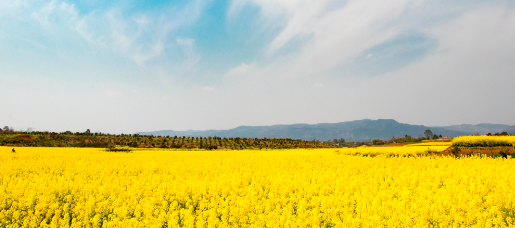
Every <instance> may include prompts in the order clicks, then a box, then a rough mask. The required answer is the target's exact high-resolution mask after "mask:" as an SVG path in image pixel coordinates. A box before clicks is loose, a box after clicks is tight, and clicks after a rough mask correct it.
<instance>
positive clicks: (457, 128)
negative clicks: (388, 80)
mask: <svg viewBox="0 0 515 228" xmlns="http://www.w3.org/2000/svg"><path fill="white" fill-rule="evenodd" d="M426 129H429V130H431V131H432V132H433V133H434V134H438V135H442V136H449V137H456V136H461V135H471V134H476V133H479V134H487V133H488V132H491V133H495V132H502V131H507V132H508V133H515V125H514V126H510V125H505V124H488V123H481V124H476V125H472V124H460V125H450V126H433V127H431V126H424V125H412V124H406V123H399V122H397V121H396V120H393V119H377V120H371V119H363V120H353V121H346V122H338V123H318V124H302V123H301V124H277V125H270V126H238V127H236V128H232V129H227V130H205V131H198V130H188V131H174V130H160V131H150V132H138V133H137V134H141V135H161V136H166V135H170V136H174V135H177V136H190V137H209V136H218V137H228V138H234V137H242V138H243V137H244V138H291V139H303V140H313V139H316V140H330V139H335V138H336V139H338V138H344V139H346V140H347V141H363V140H368V139H376V138H377V139H383V140H384V139H390V138H392V137H393V136H395V137H402V136H404V135H411V136H412V137H418V136H422V135H423V133H424V131H425V130H426Z"/></svg>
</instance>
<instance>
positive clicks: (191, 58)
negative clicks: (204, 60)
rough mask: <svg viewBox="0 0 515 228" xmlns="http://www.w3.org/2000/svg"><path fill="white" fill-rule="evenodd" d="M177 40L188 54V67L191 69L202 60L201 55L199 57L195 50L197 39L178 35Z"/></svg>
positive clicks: (186, 54) (185, 53)
mask: <svg viewBox="0 0 515 228" xmlns="http://www.w3.org/2000/svg"><path fill="white" fill-rule="evenodd" d="M176 41H177V45H179V47H180V48H181V49H182V51H183V53H184V55H185V56H186V63H187V64H186V68H187V69H191V68H192V67H193V66H194V65H195V64H196V63H197V62H198V61H199V60H200V57H198V56H197V55H196V54H195V51H194V47H195V40H194V39H191V38H182V37H177V38H176Z"/></svg>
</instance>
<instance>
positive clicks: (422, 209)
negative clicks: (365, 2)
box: [0, 147, 515, 227]
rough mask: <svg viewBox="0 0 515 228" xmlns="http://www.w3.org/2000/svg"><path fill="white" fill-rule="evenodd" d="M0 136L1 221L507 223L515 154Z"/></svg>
mask: <svg viewBox="0 0 515 228" xmlns="http://www.w3.org/2000/svg"><path fill="white" fill-rule="evenodd" d="M10 150H11V148H7V147H0V164H1V166H0V227H178V226H183V227H506V226H514V224H515V191H514V189H515V179H514V178H513V173H515V159H500V158H498V159H492V158H478V157H464V158H460V159H455V158H452V157H431V156H429V157H386V156H376V157H363V156H350V155H345V154H343V153H337V152H335V151H336V149H316V150H303V149H302V150H301V149H297V150H269V151H255V150H254V151H253V150H244V151H158V150H155V151H135V152H134V153H108V152H104V151H102V150H101V149H89V148H87V149H84V148H21V147H20V148H17V150H16V153H15V154H13V153H11V152H10Z"/></svg>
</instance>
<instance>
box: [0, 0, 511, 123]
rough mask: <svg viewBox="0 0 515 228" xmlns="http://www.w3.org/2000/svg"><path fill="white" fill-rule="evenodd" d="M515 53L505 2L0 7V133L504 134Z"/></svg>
mask: <svg viewBox="0 0 515 228" xmlns="http://www.w3.org/2000/svg"><path fill="white" fill-rule="evenodd" d="M514 40H515V3H514V2H513V1H509V0H504V1H503V0H494V1H466V2H463V1H443V0H441V1H439V0H437V1H429V0H414V1H407V0H394V1H387V2H385V1H380V0H369V1H358V0H348V1H336V0H318V1H311V0H304V1H291V0H274V1H273V0H227V1H216V0H208V1H203V0H196V1H130V0H119V1H98V0H84V1H69V0H52V1H43V0H35V1H23V0H13V1H11V0H0V69H1V70H0V80H1V85H2V87H3V89H2V96H0V106H1V107H3V108H2V111H1V112H0V120H2V123H0V124H3V125H9V126H12V127H14V128H15V129H26V128H28V127H32V128H33V129H36V130H49V131H65V130H71V131H84V130H85V129H87V128H89V129H91V130H92V131H102V132H112V133H122V132H124V133H133V132H137V131H152V130H163V129H173V130H187V129H195V130H206V129H229V128H233V127H237V126H240V125H272V124H293V123H311V124H312V123H322V122H342V121H349V120H356V119H364V118H371V119H378V118H385V119H386V118H392V119H396V120H398V121H400V122H404V123H411V124H424V125H433V126H437V125H451V124H463V123H470V124H477V123H485V122H486V123H501V124H510V125H514V124H515V121H514V120H513V114H515V106H514V105H511V104H513V101H512V100H513V99H512V97H515V92H514V90H513V86H515V75H514V74H513V72H515V64H513V62H515V55H514V54H513V53H515V43H514Z"/></svg>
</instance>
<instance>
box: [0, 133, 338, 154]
mask: <svg viewBox="0 0 515 228" xmlns="http://www.w3.org/2000/svg"><path fill="white" fill-rule="evenodd" d="M0 145H2V146H32V147H35V146H43V147H99V148H108V147H113V146H129V147H134V148H178V149H179V148H180V149H208V150H211V149H236V150H239V149H290V148H333V147H337V146H336V145H329V144H324V143H321V142H319V141H316V140H313V141H306V140H300V139H287V138H286V139H283V138H281V139H277V138H271V139H270V138H240V137H235V138H225V137H224V138H221V137H217V136H213V137H186V136H153V135H139V134H119V135H112V134H103V133H91V132H90V131H89V129H88V131H86V132H75V133H73V132H69V131H67V132H59V133H57V132H39V131H33V132H9V133H6V134H2V135H0Z"/></svg>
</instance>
